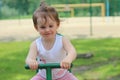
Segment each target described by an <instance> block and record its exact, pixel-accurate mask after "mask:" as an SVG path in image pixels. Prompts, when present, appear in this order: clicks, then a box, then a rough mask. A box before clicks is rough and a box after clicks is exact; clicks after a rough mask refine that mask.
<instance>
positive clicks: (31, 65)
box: [27, 60, 38, 70]
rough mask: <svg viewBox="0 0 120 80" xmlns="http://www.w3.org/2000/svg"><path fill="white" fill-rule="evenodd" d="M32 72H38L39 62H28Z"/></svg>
mask: <svg viewBox="0 0 120 80" xmlns="http://www.w3.org/2000/svg"><path fill="white" fill-rule="evenodd" d="M27 64H28V65H29V67H30V69H31V70H36V69H38V62H37V61H36V60H29V61H28V62H27Z"/></svg>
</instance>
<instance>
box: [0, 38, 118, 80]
mask: <svg viewBox="0 0 120 80" xmlns="http://www.w3.org/2000/svg"><path fill="white" fill-rule="evenodd" d="M30 43H31V41H20V42H0V62H1V64H0V80H29V79H30V78H31V77H32V76H33V75H35V71H30V70H25V69H24V65H25V58H26V56H27V52H28V49H29V45H30ZM72 43H73V45H74V46H75V48H76V50H77V53H78V54H81V53H87V52H91V53H93V55H94V57H92V58H89V59H82V58H79V59H76V60H75V61H74V62H73V64H74V67H73V70H74V69H76V68H78V70H79V69H81V67H85V70H80V71H77V72H74V73H75V75H76V76H77V77H78V78H79V80H98V79H99V80H107V79H112V80H119V78H120V77H119V75H120V54H119V53H120V38H110V39H76V40H72Z"/></svg>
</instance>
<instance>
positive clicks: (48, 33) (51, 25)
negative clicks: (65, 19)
mask: <svg viewBox="0 0 120 80" xmlns="http://www.w3.org/2000/svg"><path fill="white" fill-rule="evenodd" d="M57 29H58V25H57V23H56V21H53V20H52V19H50V18H48V20H47V23H45V24H44V25H42V24H41V23H40V22H38V25H37V31H38V32H39V34H40V35H41V36H42V38H44V39H47V40H49V39H53V38H55V35H56V33H57Z"/></svg>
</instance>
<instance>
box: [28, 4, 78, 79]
mask: <svg viewBox="0 0 120 80" xmlns="http://www.w3.org/2000/svg"><path fill="white" fill-rule="evenodd" d="M33 23H34V28H35V29H36V30H37V32H38V33H39V34H40V37H39V38H38V39H36V40H35V41H33V42H32V44H31V46H30V50H29V53H28V56H27V58H26V64H28V65H29V66H30V69H32V70H36V69H37V68H38V64H39V63H44V64H45V63H60V66H61V68H60V69H58V68H57V69H53V70H52V79H53V80H77V78H76V77H75V76H74V75H73V74H72V73H70V72H69V71H68V70H67V69H69V68H70V64H71V63H72V61H73V60H74V59H75V58H76V51H75V48H74V47H73V45H72V44H71V43H70V41H69V40H68V39H66V38H65V37H64V36H61V35H59V34H57V29H58V28H59V24H60V20H59V18H58V13H57V12H56V10H55V9H54V8H53V7H50V6H47V5H46V4H45V2H41V5H40V8H38V9H37V10H36V11H35V12H34V14H33ZM37 57H39V58H40V61H39V62H38V61H36V58H37ZM31 80H46V71H45V69H42V70H39V72H38V73H37V74H36V75H35V76H34V77H33V78H32V79H31Z"/></svg>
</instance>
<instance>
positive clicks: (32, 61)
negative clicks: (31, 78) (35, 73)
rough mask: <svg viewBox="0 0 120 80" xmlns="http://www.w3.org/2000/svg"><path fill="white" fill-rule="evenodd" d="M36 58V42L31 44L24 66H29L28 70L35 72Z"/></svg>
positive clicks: (36, 66)
mask: <svg viewBox="0 0 120 80" xmlns="http://www.w3.org/2000/svg"><path fill="white" fill-rule="evenodd" d="M36 57H37V47H36V42H35V41H34V42H32V44H31V46H30V49H29V53H28V55H27V58H26V61H25V62H26V64H28V65H29V66H30V69H32V70H35V69H37V68H38V62H37V61H36Z"/></svg>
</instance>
